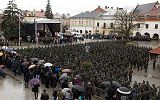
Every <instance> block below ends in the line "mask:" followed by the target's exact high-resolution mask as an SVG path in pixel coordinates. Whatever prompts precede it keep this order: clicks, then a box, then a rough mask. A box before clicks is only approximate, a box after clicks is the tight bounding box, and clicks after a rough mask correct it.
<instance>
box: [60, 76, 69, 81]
mask: <svg viewBox="0 0 160 100" xmlns="http://www.w3.org/2000/svg"><path fill="white" fill-rule="evenodd" d="M59 79H60V80H67V79H69V76H61V77H60V78H59Z"/></svg>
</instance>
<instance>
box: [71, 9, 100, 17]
mask: <svg viewBox="0 0 160 100" xmlns="http://www.w3.org/2000/svg"><path fill="white" fill-rule="evenodd" d="M100 15H102V13H100V12H93V11H92V12H89V11H86V12H82V13H80V14H77V15H75V16H72V17H71V18H96V17H99V16H100Z"/></svg>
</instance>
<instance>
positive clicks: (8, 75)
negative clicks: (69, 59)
mask: <svg viewBox="0 0 160 100" xmlns="http://www.w3.org/2000/svg"><path fill="white" fill-rule="evenodd" d="M6 75H8V76H10V77H12V78H13V79H14V80H16V81H21V80H19V79H17V78H16V77H15V76H13V75H10V74H8V73H6Z"/></svg>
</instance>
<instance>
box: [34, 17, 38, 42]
mask: <svg viewBox="0 0 160 100" xmlns="http://www.w3.org/2000/svg"><path fill="white" fill-rule="evenodd" d="M34 27H35V29H34V30H35V42H36V44H38V34H37V21H36V19H34Z"/></svg>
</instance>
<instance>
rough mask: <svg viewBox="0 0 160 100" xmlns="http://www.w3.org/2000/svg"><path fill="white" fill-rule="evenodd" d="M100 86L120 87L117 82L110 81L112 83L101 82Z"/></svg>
mask: <svg viewBox="0 0 160 100" xmlns="http://www.w3.org/2000/svg"><path fill="white" fill-rule="evenodd" d="M101 84H102V85H103V86H108V85H111V84H113V85H114V86H116V87H121V84H120V83H119V82H117V81H112V83H111V82H110V81H105V82H102V83H101Z"/></svg>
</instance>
